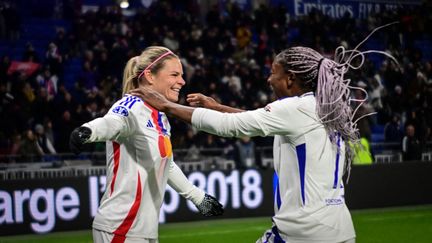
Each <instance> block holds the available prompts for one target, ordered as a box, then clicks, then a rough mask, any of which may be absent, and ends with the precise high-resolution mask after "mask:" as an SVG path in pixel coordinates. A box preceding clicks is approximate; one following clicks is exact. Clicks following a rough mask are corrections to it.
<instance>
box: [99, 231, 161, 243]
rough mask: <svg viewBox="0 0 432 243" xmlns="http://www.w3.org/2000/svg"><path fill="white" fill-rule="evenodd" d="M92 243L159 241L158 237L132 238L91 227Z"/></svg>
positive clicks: (144, 242)
mask: <svg viewBox="0 0 432 243" xmlns="http://www.w3.org/2000/svg"><path fill="white" fill-rule="evenodd" d="M93 242H94V243H110V242H112V243H159V240H158V239H146V238H134V237H128V238H126V237H125V236H121V235H114V234H113V233H108V232H105V231H102V230H97V229H93Z"/></svg>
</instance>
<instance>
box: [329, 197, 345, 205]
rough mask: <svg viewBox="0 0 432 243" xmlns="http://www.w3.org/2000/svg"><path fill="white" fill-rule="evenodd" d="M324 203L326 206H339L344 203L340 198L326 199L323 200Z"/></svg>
mask: <svg viewBox="0 0 432 243" xmlns="http://www.w3.org/2000/svg"><path fill="white" fill-rule="evenodd" d="M325 202H326V205H327V206H329V205H340V204H343V203H344V201H343V200H342V198H327V199H326V200H325Z"/></svg>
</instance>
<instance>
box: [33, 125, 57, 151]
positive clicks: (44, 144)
mask: <svg viewBox="0 0 432 243" xmlns="http://www.w3.org/2000/svg"><path fill="white" fill-rule="evenodd" d="M35 134H36V141H37V144H38V146H39V147H40V148H41V150H42V152H43V154H56V153H57V152H56V150H55V148H54V145H53V144H52V143H51V141H50V140H49V139H48V137H47V135H46V134H45V128H44V127H43V126H42V125H41V124H36V126H35Z"/></svg>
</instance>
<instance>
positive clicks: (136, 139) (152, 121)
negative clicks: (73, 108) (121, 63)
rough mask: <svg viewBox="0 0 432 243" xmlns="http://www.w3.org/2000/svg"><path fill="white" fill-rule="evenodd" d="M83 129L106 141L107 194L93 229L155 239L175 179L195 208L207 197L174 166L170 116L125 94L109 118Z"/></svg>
mask: <svg viewBox="0 0 432 243" xmlns="http://www.w3.org/2000/svg"><path fill="white" fill-rule="evenodd" d="M83 126H87V127H89V128H90V129H91V130H92V134H91V137H90V138H89V140H88V142H96V141H107V143H106V147H107V184H106V187H107V189H106V191H105V194H104V195H103V197H102V199H101V202H100V206H99V209H98V212H97V215H96V216H95V219H94V221H93V228H95V229H98V230H102V231H106V232H109V233H113V234H114V235H117V236H123V237H124V236H125V237H137V238H150V239H156V238H157V237H158V223H159V211H160V208H161V205H162V202H163V198H164V194H165V188H166V184H167V180H168V176H170V174H171V176H170V178H169V179H170V181H171V182H172V184H173V187H174V189H176V190H177V191H179V190H180V194H181V195H182V196H185V197H186V198H187V199H191V200H192V201H194V202H195V203H197V202H200V201H202V199H203V198H204V192H203V191H200V190H198V189H197V188H196V187H194V186H193V185H192V184H190V183H189V184H188V181H187V179H186V177H185V176H184V175H183V173H181V171H180V169H179V168H178V167H177V166H176V165H175V164H174V162H173V155H172V148H171V142H170V135H171V134H170V125H169V123H168V119H167V117H166V115H165V114H164V113H161V112H158V111H157V110H155V109H154V108H152V107H150V106H148V105H147V104H144V102H143V101H142V100H140V99H139V98H137V97H134V96H130V95H126V96H124V97H123V98H122V99H121V100H119V101H117V102H116V103H115V104H114V105H113V106H112V107H111V109H110V110H109V112H108V113H107V114H106V115H105V116H104V117H102V118H97V119H95V120H93V121H91V122H89V123H86V124H84V125H83ZM172 174H175V175H176V176H172Z"/></svg>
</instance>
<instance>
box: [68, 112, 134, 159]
mask: <svg viewBox="0 0 432 243" xmlns="http://www.w3.org/2000/svg"><path fill="white" fill-rule="evenodd" d="M138 109H139V107H138ZM135 123H136V122H135V115H134V112H133V111H132V109H127V108H126V107H124V106H120V105H118V104H116V105H114V106H113V107H112V108H111V109H110V111H109V112H108V113H107V114H106V115H105V116H104V117H101V118H96V119H94V120H92V121H90V122H87V123H84V124H83V125H82V126H80V127H77V128H76V129H75V130H73V131H72V133H71V136H70V139H69V147H70V149H71V151H72V152H74V153H75V154H79V153H80V152H81V151H82V150H83V147H84V144H86V143H91V142H102V141H118V140H119V138H120V137H126V136H128V135H129V134H131V133H133V130H134V128H135V127H136V125H135Z"/></svg>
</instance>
